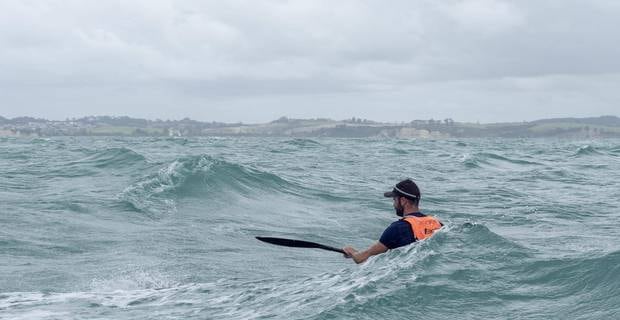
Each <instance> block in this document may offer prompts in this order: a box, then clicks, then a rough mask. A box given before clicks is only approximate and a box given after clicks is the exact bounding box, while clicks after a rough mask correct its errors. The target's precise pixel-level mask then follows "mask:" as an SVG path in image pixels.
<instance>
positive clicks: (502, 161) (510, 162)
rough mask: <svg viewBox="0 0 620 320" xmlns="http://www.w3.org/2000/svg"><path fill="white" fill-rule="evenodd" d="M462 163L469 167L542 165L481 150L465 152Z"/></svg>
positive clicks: (503, 167)
mask: <svg viewBox="0 0 620 320" xmlns="http://www.w3.org/2000/svg"><path fill="white" fill-rule="evenodd" d="M461 163H463V165H465V166H466V167H468V168H494V167H495V168H501V169H506V168H507V166H508V168H510V169H518V168H519V167H520V166H540V165H542V164H541V163H538V162H533V161H527V160H522V159H512V158H508V157H504V156H500V155H498V154H495V153H488V152H481V153H475V154H473V155H472V154H465V155H463V158H462V160H461Z"/></svg>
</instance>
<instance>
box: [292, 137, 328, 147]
mask: <svg viewBox="0 0 620 320" xmlns="http://www.w3.org/2000/svg"><path fill="white" fill-rule="evenodd" d="M284 143H285V144H288V145H291V146H296V147H299V148H316V147H319V146H321V144H320V143H319V142H317V141H314V140H312V139H302V138H297V139H292V140H286V141H284Z"/></svg>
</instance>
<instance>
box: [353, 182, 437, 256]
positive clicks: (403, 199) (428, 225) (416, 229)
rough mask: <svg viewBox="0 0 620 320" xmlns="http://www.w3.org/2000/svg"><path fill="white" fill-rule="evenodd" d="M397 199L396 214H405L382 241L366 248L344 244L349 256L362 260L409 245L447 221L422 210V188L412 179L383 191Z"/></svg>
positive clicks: (387, 230) (395, 200) (385, 234)
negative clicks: (356, 247)
mask: <svg viewBox="0 0 620 320" xmlns="http://www.w3.org/2000/svg"><path fill="white" fill-rule="evenodd" d="M383 195H384V196H385V197H387V198H392V199H393V200H394V210H396V215H398V216H399V217H403V218H402V219H400V220H398V221H395V222H393V223H392V224H391V225H390V226H389V227H388V228H387V229H385V231H383V234H382V235H381V238H380V239H379V241H377V242H376V243H375V244H373V245H372V246H370V248H368V249H366V250H365V251H361V252H359V251H357V250H355V249H354V248H353V247H348V246H347V247H344V248H342V250H343V251H344V252H345V256H346V257H347V258H352V259H353V261H355V262H356V263H362V262H364V261H366V259H368V258H369V257H372V256H374V255H377V254H381V253H384V252H386V251H388V249H394V248H398V247H402V246H406V245H408V244H410V243H413V242H415V241H419V240H423V239H426V238H428V237H430V236H431V235H432V234H433V233H434V232H435V231H437V230H438V229H440V228H441V227H442V226H443V224H442V223H441V222H440V221H439V220H437V219H436V218H434V217H431V216H427V215H425V214H422V213H421V212H420V208H419V207H418V206H419V204H420V189H419V188H418V186H417V185H416V184H415V182H413V181H412V180H411V179H406V180H403V181H401V182H399V183H397V184H396V186H395V187H394V189H392V191H391V192H386V193H384V194H383Z"/></svg>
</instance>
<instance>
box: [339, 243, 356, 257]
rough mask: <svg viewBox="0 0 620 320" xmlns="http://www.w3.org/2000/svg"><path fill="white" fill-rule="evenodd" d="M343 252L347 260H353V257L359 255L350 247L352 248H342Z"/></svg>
mask: <svg viewBox="0 0 620 320" xmlns="http://www.w3.org/2000/svg"><path fill="white" fill-rule="evenodd" d="M342 251H344V252H345V254H344V257H345V258H353V255H354V254H356V253H357V250H355V249H354V248H353V247H350V246H346V247H344V248H342Z"/></svg>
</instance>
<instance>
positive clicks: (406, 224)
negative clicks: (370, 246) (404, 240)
mask: <svg viewBox="0 0 620 320" xmlns="http://www.w3.org/2000/svg"><path fill="white" fill-rule="evenodd" d="M402 227H409V222H407V221H405V220H403V219H398V220H396V221H394V222H392V223H390V225H389V226H388V227H387V229H390V228H393V229H397V228H402Z"/></svg>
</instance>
